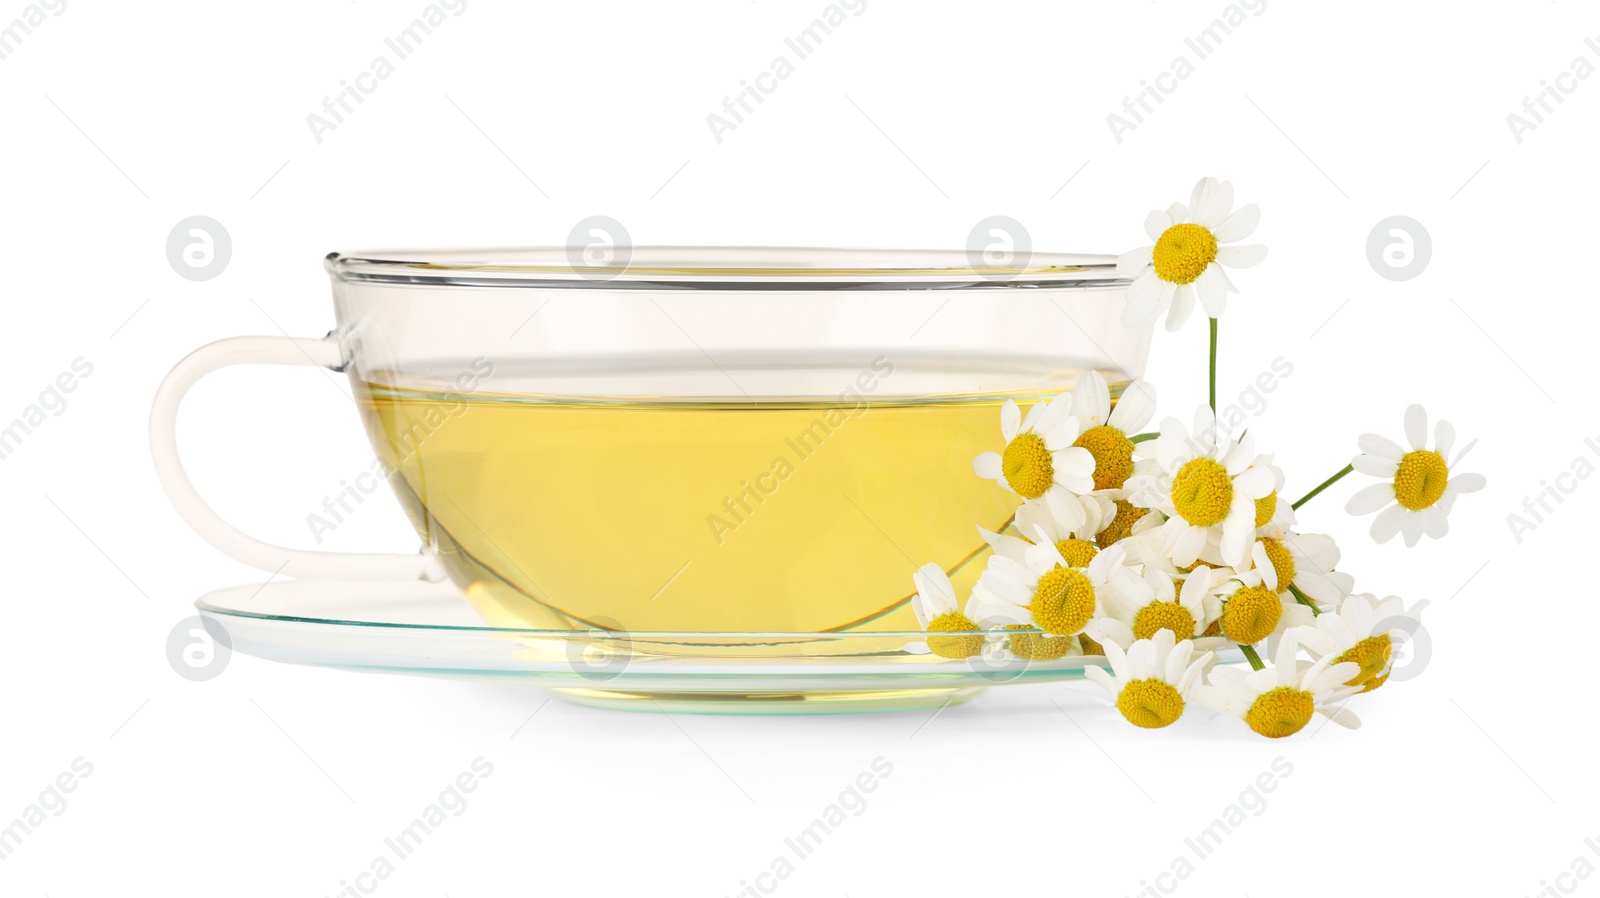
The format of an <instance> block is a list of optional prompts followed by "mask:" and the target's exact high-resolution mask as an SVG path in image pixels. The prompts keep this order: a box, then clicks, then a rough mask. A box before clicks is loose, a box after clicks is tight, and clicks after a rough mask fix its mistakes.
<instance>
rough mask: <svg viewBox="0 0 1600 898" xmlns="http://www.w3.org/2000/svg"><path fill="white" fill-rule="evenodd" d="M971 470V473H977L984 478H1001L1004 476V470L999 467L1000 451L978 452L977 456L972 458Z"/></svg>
mask: <svg viewBox="0 0 1600 898" xmlns="http://www.w3.org/2000/svg"><path fill="white" fill-rule="evenodd" d="M972 470H973V473H975V474H977V475H978V476H979V477H982V478H983V479H984V480H999V479H1001V478H1002V477H1003V476H1004V472H1003V471H1002V470H1001V469H1000V453H998V452H980V453H978V457H977V458H974V459H973V460H972Z"/></svg>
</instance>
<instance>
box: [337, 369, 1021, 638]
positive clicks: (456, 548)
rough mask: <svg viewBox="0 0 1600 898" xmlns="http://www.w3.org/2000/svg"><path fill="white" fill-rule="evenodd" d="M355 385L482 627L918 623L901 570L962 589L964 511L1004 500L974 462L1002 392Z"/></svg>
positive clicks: (1001, 519) (421, 526)
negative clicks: (761, 397) (729, 395)
mask: <svg viewBox="0 0 1600 898" xmlns="http://www.w3.org/2000/svg"><path fill="white" fill-rule="evenodd" d="M361 387H362V389H361V390H360V391H359V392H360V394H361V395H360V404H361V406H362V414H363V418H364V419H365V420H366V422H367V425H368V427H369V429H370V430H371V433H372V437H373V443H374V445H375V446H376V447H377V449H378V451H379V454H380V457H381V459H382V461H383V462H384V463H385V464H386V465H387V466H388V467H389V468H390V469H392V470H393V471H394V472H395V475H394V476H392V477H391V478H390V481H391V483H393V484H394V487H395V491H396V493H397V494H398V495H399V497H400V501H401V503H402V504H403V505H404V506H405V507H406V511H407V513H408V514H409V515H410V517H411V519H412V521H413V523H414V524H415V525H416V527H417V530H418V532H419V533H420V534H421V536H422V538H423V539H424V540H426V542H427V543H428V545H430V546H432V547H434V549H435V551H436V552H438V554H439V555H440V557H441V559H442V560H443V562H444V564H445V566H446V567H447V569H448V570H449V571H450V574H451V576H452V578H454V579H455V580H456V582H457V583H458V584H459V585H461V586H462V587H463V588H464V589H465V590H466V591H467V594H468V597H469V598H470V599H471V600H472V601H473V603H474V604H475V605H476V606H477V608H478V611H479V612H480V613H481V614H483V615H484V616H485V618H486V619H487V620H488V621H489V622H490V623H491V624H494V625H496V626H510V627H530V628H571V627H589V626H601V627H606V628H625V629H628V630H632V631H644V630H690V631H800V632H810V631H820V630H837V629H842V628H862V629H874V630H898V629H906V630H914V629H917V624H916V621H915V619H914V617H913V616H912V614H911V612H910V609H909V607H908V606H907V604H906V600H907V599H908V598H909V597H910V594H911V593H912V591H913V587H912V583H911V572H912V571H913V570H915V569H916V567H917V566H918V565H919V564H920V563H922V562H923V561H925V560H929V559H931V560H934V561H936V562H937V563H939V564H940V565H942V566H944V567H945V568H946V569H947V570H952V571H954V572H955V573H954V576H955V578H956V580H957V582H958V583H959V584H961V585H962V586H963V587H965V586H967V585H969V584H967V583H965V582H964V580H975V579H976V576H977V572H978V570H979V569H980V568H981V567H982V561H981V559H982V557H984V556H986V555H987V554H988V549H987V547H986V546H985V545H984V543H983V541H982V540H981V539H980V538H979V535H978V533H977V531H976V530H975V529H974V527H973V522H975V521H976V522H980V523H982V524H983V525H984V526H986V527H989V528H991V529H999V528H1001V527H1003V526H1004V525H1005V523H1006V522H1007V521H1008V519H1009V518H1010V517H1011V514H1012V512H1013V511H1014V510H1015V508H1016V505H1017V500H1016V497H1014V496H1011V495H1009V494H1007V493H1006V492H1005V491H1003V490H997V489H996V488H995V485H994V484H993V483H992V482H989V481H986V480H983V479H982V478H979V477H975V476H973V471H972V459H973V456H975V455H977V454H978V453H979V452H982V451H984V450H988V449H994V448H996V447H997V446H998V445H999V443H1000V439H1001V438H1000V434H999V431H998V428H997V426H996V422H997V421H998V420H999V411H998V407H999V405H1000V404H1001V403H1002V402H1003V401H1004V397H993V396H985V397H982V398H959V397H946V398H919V399H917V400H915V401H892V400H884V401H877V400H869V399H862V400H860V401H845V402H841V401H839V400H838V399H829V400H817V401H807V402H767V401H759V402H757V401H726V400H724V401H715V402H712V401H706V402H676V401H675V402H624V401H608V402H599V401H575V400H571V399H558V398H553V397H548V396H536V395H508V394H503V393H502V394H493V393H487V392H479V393H476V394H473V395H470V396H462V395H459V394H453V393H427V392H420V391H415V390H409V389H400V388H396V387H393V386H390V385H386V384H383V383H372V382H366V383H363V384H361ZM1024 404H1026V400H1024ZM974 561H976V562H977V563H973V562H974ZM964 573H965V574H967V575H969V576H967V577H965V578H963V576H962V575H963V574H964Z"/></svg>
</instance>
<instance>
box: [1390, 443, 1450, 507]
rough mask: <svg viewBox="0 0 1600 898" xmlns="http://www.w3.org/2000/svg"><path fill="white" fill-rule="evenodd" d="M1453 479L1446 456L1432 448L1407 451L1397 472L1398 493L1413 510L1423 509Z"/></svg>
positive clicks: (1398, 499)
mask: <svg viewBox="0 0 1600 898" xmlns="http://www.w3.org/2000/svg"><path fill="white" fill-rule="evenodd" d="M1449 482H1450V469H1449V467H1448V466H1446V465H1445V463H1444V456H1442V455H1440V454H1439V453H1437V452H1434V451H1433V450H1431V449H1418V450H1417V451H1415V452H1407V453H1406V454H1405V455H1403V456H1401V458H1400V468H1399V469H1398V470H1396V471H1395V472H1394V497H1395V500H1396V501H1398V502H1399V503H1400V504H1401V505H1404V506H1405V507H1406V508H1408V509H1410V510H1411V511H1421V510H1422V509H1424V508H1428V507H1430V506H1432V505H1433V503H1435V502H1437V501H1439V497H1440V496H1443V495H1444V488H1445V486H1446V485H1447V484H1448V483H1449Z"/></svg>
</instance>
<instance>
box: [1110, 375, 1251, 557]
mask: <svg viewBox="0 0 1600 898" xmlns="http://www.w3.org/2000/svg"><path fill="white" fill-rule="evenodd" d="M1153 446H1154V448H1153V449H1152V450H1151V452H1152V454H1153V456H1154V462H1155V466H1154V468H1155V469H1154V470H1153V471H1152V472H1150V473H1148V474H1135V475H1134V476H1133V477H1130V478H1129V479H1128V494H1129V498H1130V501H1132V502H1133V504H1135V505H1140V506H1144V507H1148V508H1155V509H1157V510H1158V511H1160V512H1162V514H1164V515H1165V516H1166V520H1165V521H1163V522H1162V524H1161V526H1160V527H1158V528H1152V529H1151V530H1150V531H1149V532H1151V533H1159V534H1160V535H1161V536H1160V538H1161V540H1162V545H1163V546H1164V547H1165V550H1166V552H1167V557H1169V558H1171V559H1172V562H1173V563H1174V564H1176V565H1178V566H1179V567H1188V566H1189V565H1192V564H1194V562H1195V561H1196V560H1198V559H1199V558H1200V554H1201V552H1202V551H1204V549H1205V547H1206V543H1207V541H1208V540H1211V539H1215V540H1216V542H1217V545H1218V547H1219V550H1220V553H1221V560H1222V561H1223V562H1224V563H1226V564H1228V565H1229V566H1231V567H1244V566H1245V564H1246V562H1247V560H1248V558H1249V555H1250V546H1251V541H1252V537H1253V536H1254V535H1255V532H1256V502H1257V501H1258V500H1260V499H1263V498H1265V497H1266V496H1268V495H1270V494H1271V493H1272V492H1273V490H1274V488H1275V486H1276V483H1277V473H1276V470H1275V469H1274V468H1272V467H1270V466H1266V467H1262V466H1256V465H1254V464H1253V463H1254V461H1255V460H1256V454H1255V441H1254V439H1253V438H1252V437H1251V436H1250V435H1249V434H1245V435H1244V436H1242V437H1240V438H1238V439H1234V438H1231V437H1223V436H1221V435H1220V434H1219V432H1218V425H1217V423H1216V416H1215V415H1214V414H1213V413H1212V411H1211V409H1209V408H1207V407H1206V406H1203V405H1202V406H1200V407H1199V408H1198V409H1197V410H1196V411H1195V414H1194V427H1193V431H1192V432H1191V431H1190V430H1189V429H1188V428H1185V427H1184V426H1183V423H1182V422H1180V421H1179V420H1178V419H1176V418H1167V419H1166V420H1164V421H1162V422H1161V436H1159V437H1157V438H1156V439H1155V440H1154V441H1153Z"/></svg>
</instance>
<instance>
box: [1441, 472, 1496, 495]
mask: <svg viewBox="0 0 1600 898" xmlns="http://www.w3.org/2000/svg"><path fill="white" fill-rule="evenodd" d="M1487 483H1488V481H1486V480H1484V479H1483V475H1482V474H1457V475H1456V476H1454V477H1452V478H1450V486H1449V489H1450V490H1451V491H1453V492H1457V493H1475V492H1477V491H1478V490H1481V489H1483V488H1484V486H1485V485H1486V484H1487Z"/></svg>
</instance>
